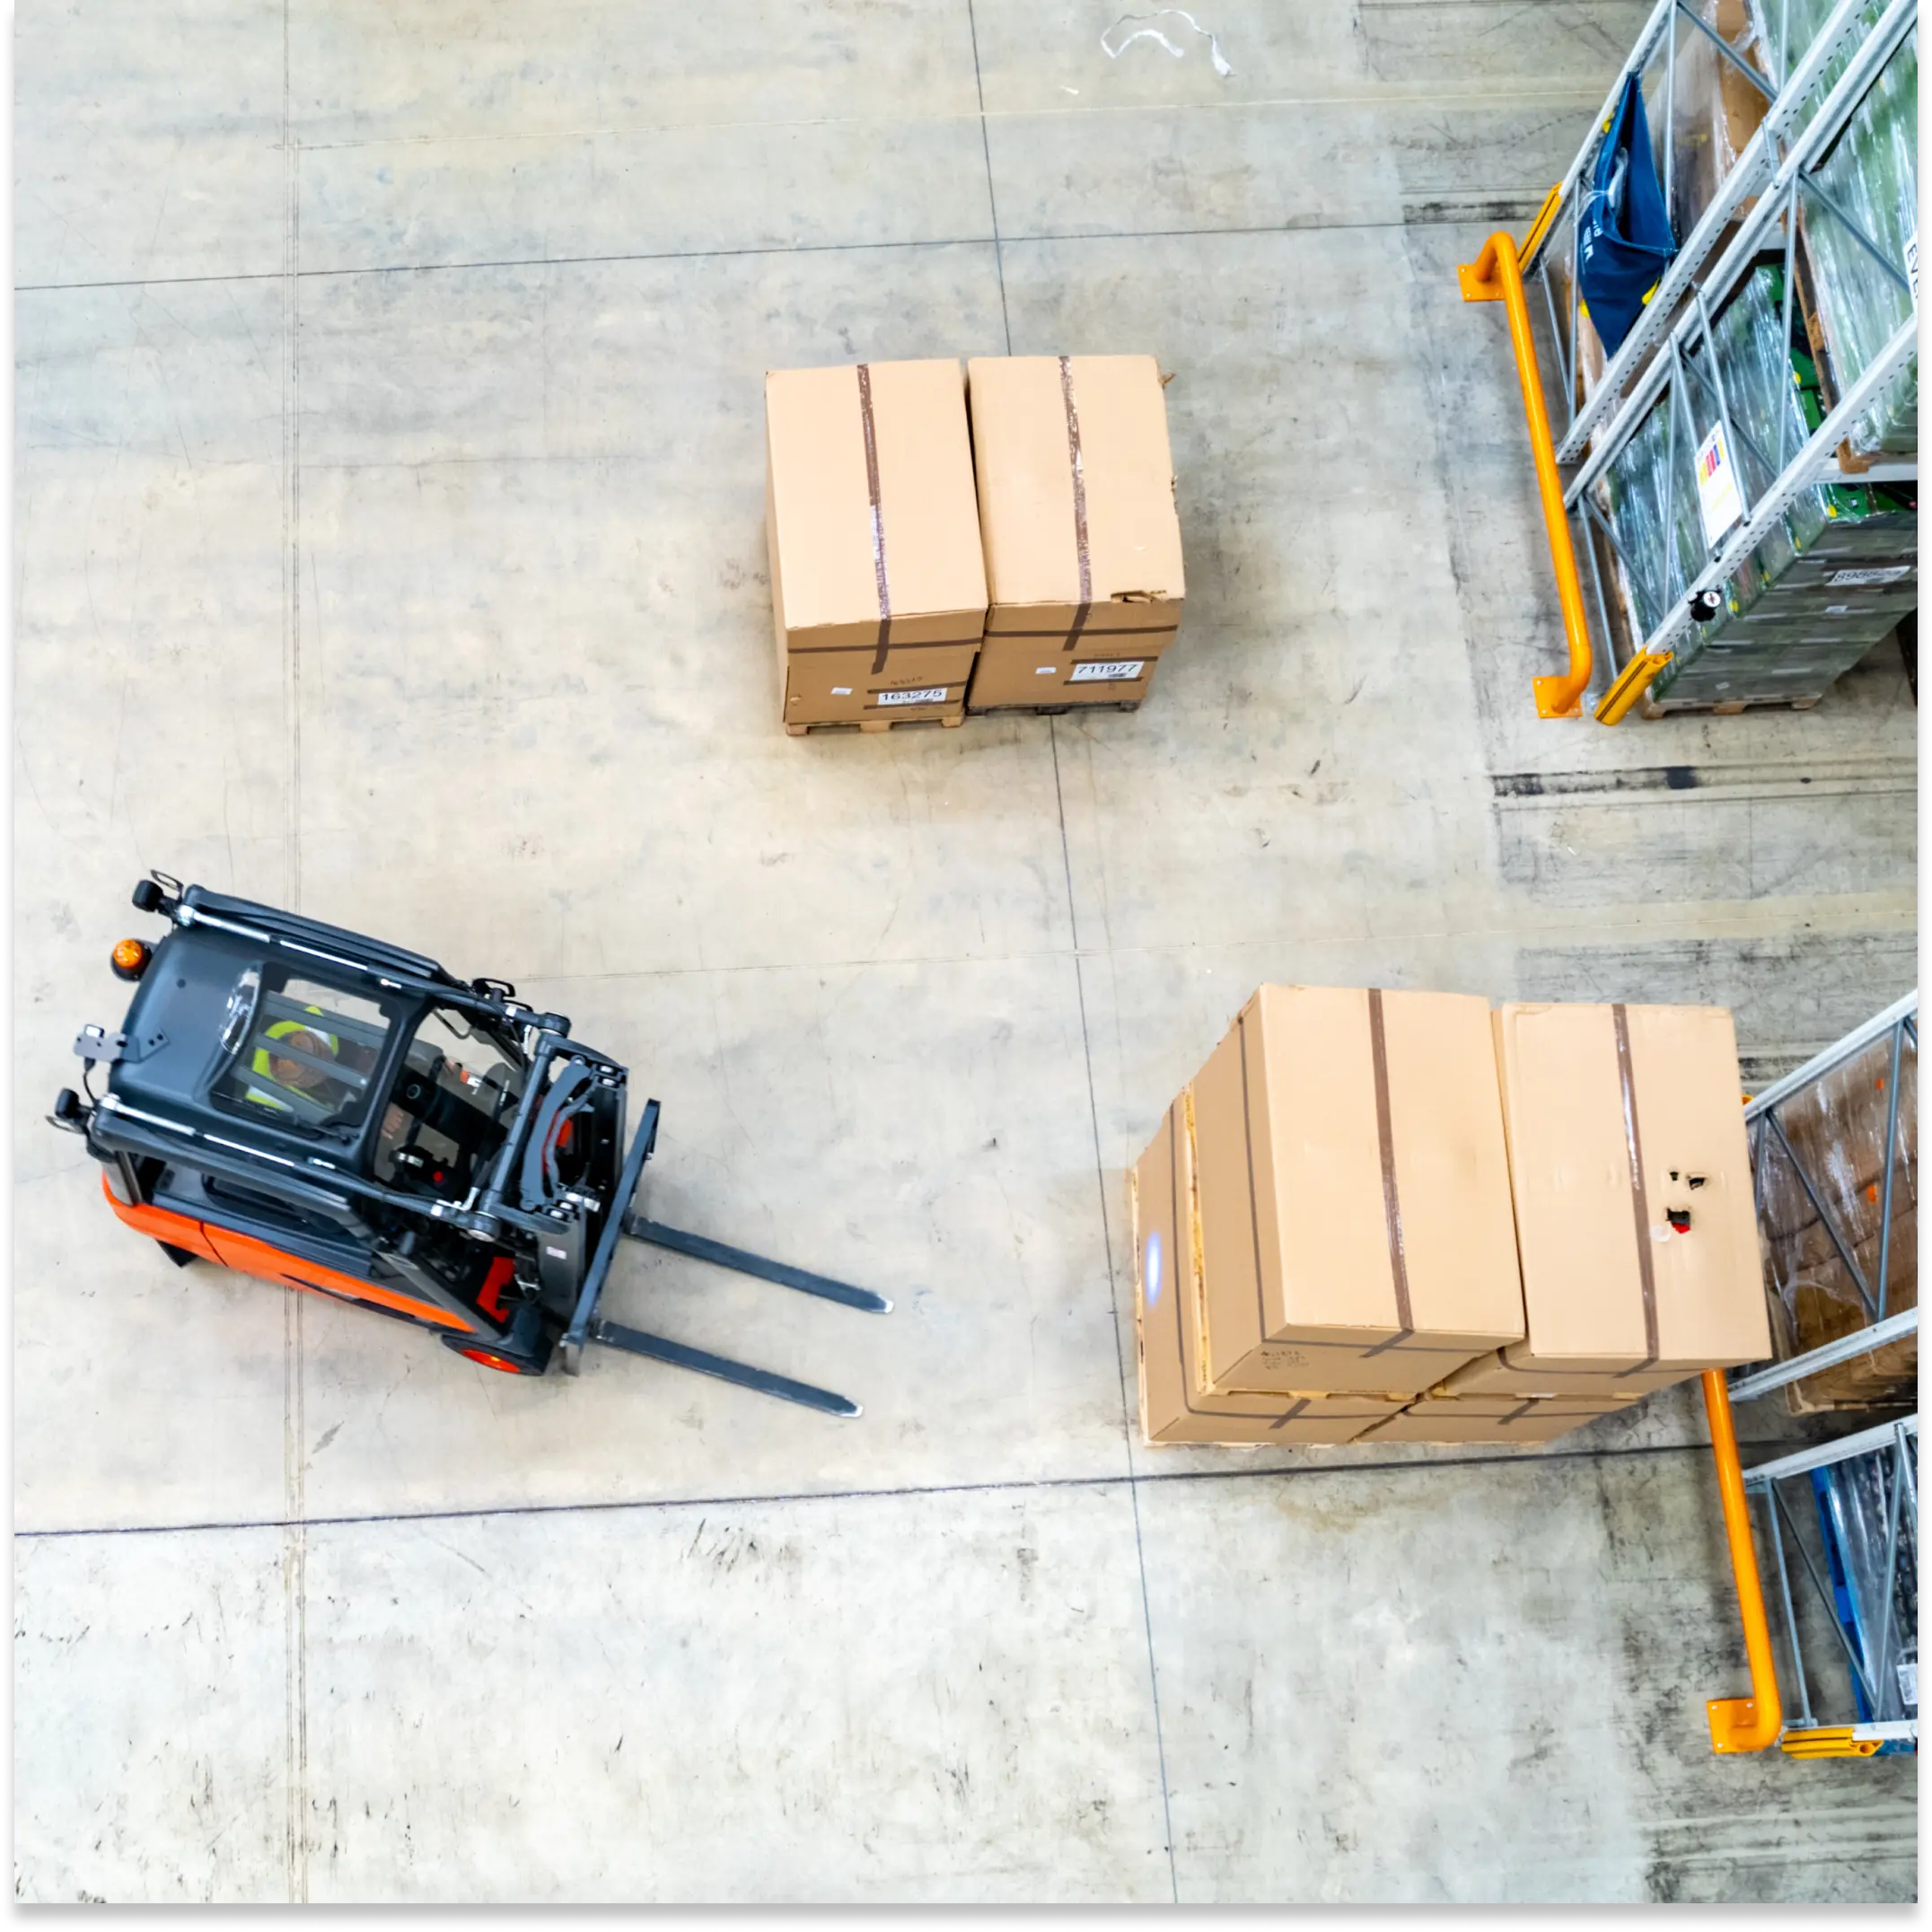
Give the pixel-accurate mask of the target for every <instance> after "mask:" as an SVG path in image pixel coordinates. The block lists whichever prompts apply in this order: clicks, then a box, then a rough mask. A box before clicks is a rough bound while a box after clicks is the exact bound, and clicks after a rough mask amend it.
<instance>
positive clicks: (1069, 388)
mask: <svg viewBox="0 0 1932 1932" xmlns="http://www.w3.org/2000/svg"><path fill="white" fill-rule="evenodd" d="M1060 401H1061V403H1062V405H1063V406H1064V407H1065V408H1066V411H1067V465H1068V467H1069V468H1070V469H1071V470H1073V473H1074V543H1075V545H1076V548H1077V549H1078V550H1079V553H1080V608H1079V609H1078V610H1076V611H1075V612H1074V627H1073V628H1072V629H1071V630H1070V631H1068V632H1067V649H1068V650H1069V651H1070V650H1072V649H1073V647H1074V645H1076V643H1078V642H1079V638H1080V633H1081V632H1082V631H1083V630H1085V628H1086V620H1087V612H1088V611H1090V610H1092V609H1093V559H1092V558H1091V557H1090V556H1089V555H1088V552H1087V515H1086V470H1085V465H1084V464H1083V463H1082V461H1081V460H1080V411H1079V409H1078V408H1077V407H1076V404H1075V402H1074V365H1073V363H1072V360H1071V359H1070V358H1069V357H1067V356H1061V357H1060Z"/></svg>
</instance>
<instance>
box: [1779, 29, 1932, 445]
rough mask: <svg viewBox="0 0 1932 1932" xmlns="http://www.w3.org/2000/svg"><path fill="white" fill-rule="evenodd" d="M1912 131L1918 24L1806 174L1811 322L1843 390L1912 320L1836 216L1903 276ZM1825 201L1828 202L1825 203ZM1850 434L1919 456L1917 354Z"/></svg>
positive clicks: (1909, 307) (1909, 229)
mask: <svg viewBox="0 0 1932 1932" xmlns="http://www.w3.org/2000/svg"><path fill="white" fill-rule="evenodd" d="M1918 132H1919V35H1918V30H1917V29H1916V28H1915V29H1914V30H1913V31H1912V32H1911V34H1910V35H1909V36H1908V37H1907V39H1906V40H1905V42H1904V44H1903V45H1902V46H1901V48H1899V50H1898V52H1897V53H1895V54H1894V55H1893V56H1892V58H1891V59H1890V60H1889V61H1887V62H1886V64H1885V66H1884V68H1883V70H1882V71H1881V72H1880V74H1879V75H1878V78H1877V79H1876V80H1875V82H1874V83H1872V86H1871V88H1870V90H1869V91H1868V92H1866V96H1865V99H1864V100H1863V101H1861V102H1860V103H1859V105H1858V108H1857V111H1856V112H1855V113H1854V114H1853V115H1852V117H1851V119H1850V120H1849V122H1848V123H1847V124H1846V127H1845V130H1844V133H1843V134H1842V135H1841V136H1840V138H1839V140H1838V141H1837V143H1836V144H1835V145H1834V146H1833V147H1832V149H1831V152H1830V154H1828V155H1827V157H1826V159H1825V162H1824V164H1823V166H1822V167H1821V168H1819V169H1818V170H1817V171H1816V173H1815V175H1814V176H1813V177H1812V180H1813V182H1814V183H1815V189H1816V190H1822V192H1818V191H1813V192H1807V193H1806V194H1805V197H1804V201H1803V212H1802V216H1801V219H1802V221H1803V223H1804V229H1805V247H1806V250H1807V252H1808V253H1809V255H1810V257H1811V261H1812V268H1813V276H1814V279H1815V286H1816V293H1817V302H1818V321H1819V324H1820V326H1821V328H1822V329H1823V332H1824V340H1825V347H1826V351H1827V353H1828V354H1829V355H1830V356H1831V373H1832V376H1833V378H1834V380H1835V381H1836V382H1837V384H1838V386H1839V389H1840V391H1844V390H1846V389H1849V387H1850V386H1851V384H1852V383H1853V382H1857V379H1858V377H1859V376H1860V375H1862V374H1863V373H1864V372H1865V371H1866V369H1867V368H1868V367H1870V365H1871V364H1873V363H1874V362H1875V361H1876V360H1877V358H1878V356H1879V353H1880V352H1881V351H1882V350H1883V349H1884V346H1885V344H1886V343H1887V342H1889V341H1890V340H1891V339H1892V337H1893V336H1894V335H1896V334H1897V333H1898V331H1899V329H1901V327H1902V326H1903V325H1904V324H1905V323H1906V322H1908V321H1910V319H1911V316H1912V312H1913V300H1912V294H1911V292H1910V288H1909V287H1908V286H1907V285H1906V284H1905V283H1901V281H1900V280H1899V279H1898V277H1897V276H1895V275H1892V274H1888V273H1887V272H1886V269H1885V267H1884V264H1883V263H1881V262H1879V261H1877V260H1875V259H1874V258H1873V255H1872V252H1871V250H1869V249H1867V248H1866V246H1865V245H1864V243H1863V242H1860V241H1859V239H1858V238H1857V235H1855V234H1854V233H1852V232H1851V230H1850V229H1849V227H1848V226H1847V225H1846V222H1845V219H1844V218H1843V217H1844V216H1849V218H1850V220H1852V221H1853V222H1856V223H1857V225H1858V227H1859V228H1860V229H1862V230H1863V231H1864V233H1865V234H1866V235H1867V236H1868V237H1869V238H1870V239H1871V241H1872V242H1874V243H1875V245H1876V246H1877V247H1878V248H1879V249H1880V250H1883V251H1884V255H1885V257H1886V259H1887V260H1889V261H1890V262H1892V264H1893V265H1894V267H1895V268H1898V269H1899V270H1900V271H1901V273H1908V272H1909V270H1908V265H1909V264H1910V263H1911V262H1913V261H1915V259H1916V254H1917V249H1918V233H1919V155H1918ZM1827 197H1829V198H1830V203H1832V204H1836V206H1835V207H1834V206H1831V205H1828V203H1827V200H1826V198H1827ZM1840 210H1842V211H1843V213H1842V215H1840V212H1839V211H1840ZM1910 278H1912V279H1915V278H1916V277H1915V276H1911V277H1910ZM1849 442H1850V443H1851V447H1852V449H1853V451H1854V452H1856V453H1857V454H1858V455H1860V456H1875V455H1881V454H1882V455H1885V456H1916V455H1917V454H1918V453H1919V359H1918V357H1917V356H1913V358H1912V359H1911V361H1910V363H1909V364H1907V365H1906V367H1905V368H1904V369H1903V370H1901V372H1900V373H1899V374H1898V376H1897V377H1896V378H1894V379H1893V380H1892V382H1888V383H1887V384H1886V385H1885V387H1884V390H1883V391H1881V392H1880V393H1879V395H1878V396H1877V397H1875V399H1874V400H1873V402H1872V404H1871V406H1870V407H1869V408H1867V409H1866V411H1865V412H1864V413H1863V414H1862V415H1861V416H1860V417H1859V418H1858V420H1857V423H1856V425H1854V426H1853V428H1852V432H1851V435H1850V437H1849Z"/></svg>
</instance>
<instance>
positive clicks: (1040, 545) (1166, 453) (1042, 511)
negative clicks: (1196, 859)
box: [966, 356, 1186, 711]
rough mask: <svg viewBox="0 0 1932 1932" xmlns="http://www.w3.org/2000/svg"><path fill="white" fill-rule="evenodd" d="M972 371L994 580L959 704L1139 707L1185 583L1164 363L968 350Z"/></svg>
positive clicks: (1175, 624) (982, 502)
mask: <svg viewBox="0 0 1932 1932" xmlns="http://www.w3.org/2000/svg"><path fill="white" fill-rule="evenodd" d="M966 373H967V386H968V392H969V395H970V400H971V408H972V436H973V461H974V464H975V466H976V468H977V470H978V472H979V527H980V531H981V532H982V534H983V537H984V540H985V549H986V564H987V587H988V592H989V593H990V608H989V609H988V614H987V627H986V631H987V635H986V643H985V645H983V646H982V648H981V650H980V653H979V663H978V665H977V666H976V668H975V670H974V672H973V684H972V689H971V691H970V694H969V698H968V703H969V704H970V707H971V708H972V709H973V710H975V711H997V710H1003V709H1007V708H1011V707H1029V708H1038V707H1062V706H1067V705H1078V704H1137V703H1138V702H1139V701H1140V700H1141V699H1142V698H1144V697H1146V693H1147V689H1148V686H1149V684H1150V682H1151V681H1152V679H1153V676H1154V667H1155V663H1157V662H1158V661H1159V659H1160V656H1161V654H1162V653H1163V652H1164V651H1165V650H1166V649H1167V647H1168V646H1169V645H1171V644H1172V642H1173V640H1174V635H1175V632H1176V631H1177V630H1178V629H1179V628H1180V624H1181V604H1182V602H1183V599H1184V597H1185V595H1186V584H1185V582H1184V580H1183V576H1182V572H1181V521H1180V518H1179V517H1178V516H1177V515H1176V514H1175V511H1174V470H1173V457H1172V453H1171V452H1170V450H1169V447H1168V441H1167V401H1166V397H1165V395H1164V392H1163V391H1162V388H1161V375H1160V370H1159V367H1158V365H1157V364H1155V360H1154V358H1153V356H975V357H973V358H972V359H971V360H970V361H969V362H968V363H967V364H966Z"/></svg>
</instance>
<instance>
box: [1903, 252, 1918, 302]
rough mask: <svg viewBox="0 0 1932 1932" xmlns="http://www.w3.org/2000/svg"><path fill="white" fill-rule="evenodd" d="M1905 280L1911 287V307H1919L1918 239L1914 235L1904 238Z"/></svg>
mask: <svg viewBox="0 0 1932 1932" xmlns="http://www.w3.org/2000/svg"><path fill="white" fill-rule="evenodd" d="M1905 278H1906V280H1907V281H1909V282H1910V284H1911V285H1912V306H1913V308H1915V309H1916V308H1917V307H1918V306H1919V237H1918V236H1917V235H1916V234H1910V235H1907V236H1906V238H1905Z"/></svg>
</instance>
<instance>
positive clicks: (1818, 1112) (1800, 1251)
mask: <svg viewBox="0 0 1932 1932" xmlns="http://www.w3.org/2000/svg"><path fill="white" fill-rule="evenodd" d="M1891 1072H1892V1036H1891V1035H1890V1034H1889V1033H1887V1034H1885V1035H1884V1036H1883V1037H1882V1038H1880V1039H1878V1040H1875V1041H1873V1042H1872V1043H1871V1044H1870V1045H1869V1046H1867V1047H1866V1048H1865V1049H1863V1050H1862V1051H1861V1052H1859V1053H1857V1054H1855V1055H1854V1056H1853V1057H1852V1058H1850V1059H1849V1060H1846V1061H1843V1062H1841V1063H1840V1065H1839V1066H1837V1067H1833V1068H1831V1071H1830V1072H1828V1073H1826V1074H1824V1075H1822V1076H1821V1077H1820V1078H1819V1079H1817V1080H1815V1081H1813V1082H1812V1084H1811V1085H1808V1086H1806V1087H1805V1088H1803V1089H1802V1090H1801V1091H1800V1092H1798V1093H1794V1094H1793V1095H1791V1097H1790V1098H1789V1099H1788V1100H1787V1101H1785V1102H1783V1103H1782V1104H1781V1105H1780V1106H1779V1107H1778V1109H1777V1110H1776V1118H1777V1120H1778V1126H1779V1127H1780V1128H1783V1130H1784V1136H1785V1138H1786V1139H1787V1141H1789V1143H1790V1145H1791V1153H1792V1154H1793V1155H1796V1158H1797V1160H1798V1162H1799V1163H1801V1164H1803V1167H1804V1178H1803V1179H1801V1178H1800V1176H1799V1173H1798V1171H1797V1168H1796V1167H1795V1166H1794V1165H1793V1164H1792V1161H1791V1159H1790V1158H1788V1157H1787V1155H1786V1153H1785V1151H1784V1149H1783V1147H1781V1146H1779V1145H1778V1137H1777V1135H1776V1134H1775V1133H1770V1130H1769V1129H1768V1128H1767V1129H1766V1130H1765V1131H1766V1132H1767V1134H1768V1140H1767V1142H1766V1144H1765V1146H1764V1147H1763V1150H1762V1153H1761V1156H1760V1159H1759V1162H1758V1190H1757V1192H1758V1235H1759V1241H1760V1243H1761V1247H1762V1250H1763V1254H1764V1279H1765V1287H1766V1291H1767V1292H1768V1294H1769V1295H1770V1303H1771V1340H1772V1345H1773V1348H1774V1349H1775V1351H1776V1356H1777V1359H1778V1360H1779V1361H1781V1362H1784V1361H1789V1360H1790V1359H1791V1358H1792V1357H1794V1356H1798V1355H1803V1354H1805V1352H1806V1351H1807V1350H1808V1349H1812V1348H1821V1347H1822V1346H1823V1345H1824V1344H1825V1343H1826V1342H1829V1341H1835V1340H1837V1339H1839V1338H1840V1336H1844V1335H1849V1334H1852V1333H1853V1332H1855V1331H1856V1330H1858V1329H1861V1328H1865V1327H1867V1326H1869V1325H1870V1323H1871V1322H1872V1321H1873V1319H1874V1316H1873V1314H1872V1313H1871V1312H1870V1311H1869V1310H1867V1309H1866V1306H1865V1304H1864V1303H1863V1301H1862V1300H1861V1298H1860V1296H1859V1295H1858V1290H1857V1284H1856V1283H1855V1282H1854V1280H1853V1278H1852V1275H1851V1271H1850V1269H1848V1268H1847V1267H1846V1266H1845V1262H1844V1259H1843V1257H1842V1255H1841V1254H1840V1251H1839V1245H1838V1244H1839V1243H1840V1242H1842V1243H1844V1244H1845V1246H1846V1248H1847V1249H1849V1251H1850V1252H1851V1256H1852V1259H1853V1260H1855V1261H1856V1262H1857V1266H1858V1272H1859V1273H1860V1274H1861V1275H1863V1276H1864V1278H1865V1283H1866V1288H1867V1290H1868V1291H1870V1292H1871V1293H1872V1294H1873V1295H1874V1297H1875V1298H1876V1293H1877V1285H1878V1284H1877V1277H1878V1260H1879V1249H1880V1246H1881V1244H1882V1243H1881V1235H1882V1234H1883V1232H1884V1220H1883V1211H1884V1160H1885V1122H1886V1119H1887V1116H1888V1112H1889V1108H1890V1099H1891V1096H1890V1094H1889V1093H1888V1092H1887V1083H1888V1082H1889V1080H1890V1077H1891ZM1898 1101H1899V1124H1898V1144H1897V1148H1896V1161H1895V1165H1894V1169H1893V1172H1892V1238H1891V1241H1890V1243H1889V1244H1888V1253H1887V1257H1886V1269H1885V1272H1886V1276H1887V1281H1886V1284H1885V1313H1887V1314H1897V1313H1900V1312H1901V1311H1902V1310H1904V1309H1907V1308H1913V1307H1916V1306H1917V1305H1918V1302H1919V1159H1918V1115H1919V1056H1918V1052H1917V1050H1916V1049H1914V1047H1913V1046H1912V1044H1911V1041H1910V1040H1909V1039H1908V1040H1906V1041H1904V1042H1903V1043H1902V1046H1901V1051H1900V1055H1899V1095H1898ZM1807 1179H1808V1180H1809V1181H1810V1182H1811V1190H1807V1189H1806V1187H1805V1180H1807ZM1813 1191H1815V1193H1816V1196H1817V1200H1816V1202H1814V1201H1813V1199H1812V1192H1813ZM1821 1205H1822V1207H1823V1209H1824V1211H1825V1213H1826V1214H1828V1215H1829V1216H1831V1227H1829V1228H1828V1227H1827V1226H1826V1225H1825V1222H1824V1219H1823V1217H1822V1216H1821V1214H1820V1212H1819V1207H1820V1206H1821ZM1834 1232H1835V1234H1836V1239H1834V1238H1833V1236H1834ZM1918 1373H1919V1339H1918V1337H1917V1336H1915V1335H1911V1336H1905V1337H1903V1338H1901V1339H1899V1340H1897V1341H1893V1342H1887V1343H1886V1344H1885V1345H1884V1347H1883V1348H1878V1349H1875V1350H1874V1351H1873V1352H1872V1353H1870V1354H1868V1355H1862V1356H1857V1357H1853V1359H1852V1360H1850V1361H1849V1362H1841V1363H1840V1364H1839V1365H1838V1366H1836V1367H1835V1368H1828V1369H1824V1370H1822V1371H1821V1372H1820V1373H1819V1374H1815V1375H1808V1376H1806V1377H1805V1380H1804V1381H1803V1382H1800V1383H1794V1384H1793V1385H1792V1386H1791V1388H1790V1389H1789V1390H1788V1391H1787V1402H1788V1406H1789V1407H1790V1408H1791V1409H1792V1410H1793V1411H1794V1412H1795V1413H1796V1414H1800V1415H1808V1414H1812V1413H1814V1412H1817V1411H1819V1410H1822V1409H1873V1408H1893V1407H1910V1405H1911V1403H1912V1402H1913V1401H1914V1399H1915V1394H1916V1389H1917V1383H1918Z"/></svg>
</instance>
